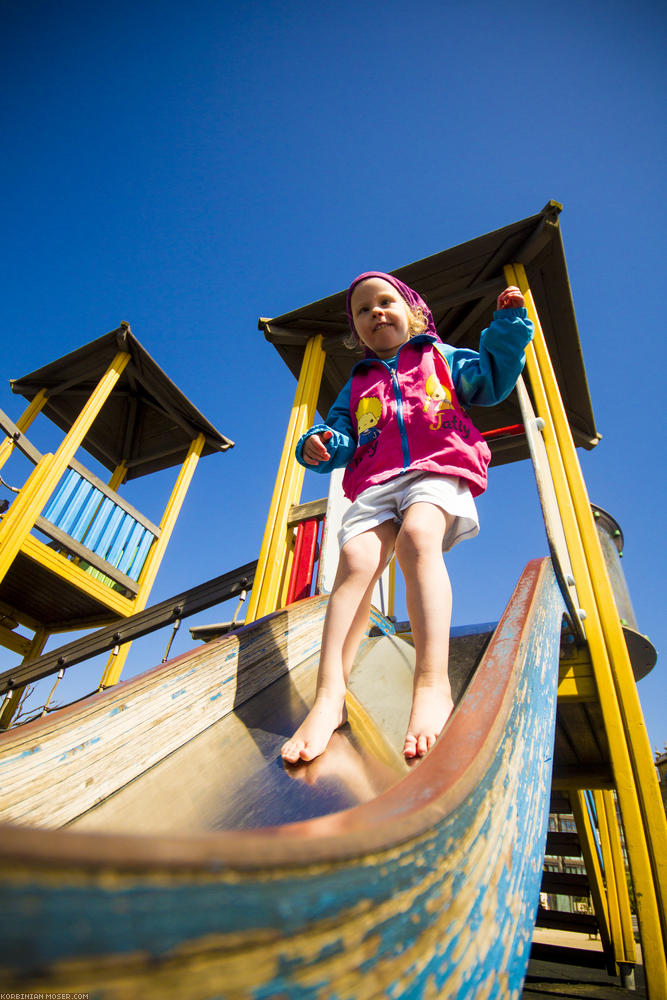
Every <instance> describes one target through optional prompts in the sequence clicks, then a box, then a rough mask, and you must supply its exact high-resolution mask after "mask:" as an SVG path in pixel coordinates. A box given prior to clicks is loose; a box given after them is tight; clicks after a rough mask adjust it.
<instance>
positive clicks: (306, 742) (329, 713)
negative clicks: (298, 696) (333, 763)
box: [280, 694, 347, 764]
mask: <svg viewBox="0 0 667 1000" xmlns="http://www.w3.org/2000/svg"><path fill="white" fill-rule="evenodd" d="M346 721H347V709H346V708H345V698H344V697H343V698H340V697H339V696H337V697H331V696H330V695H327V694H318V695H317V697H316V698H315V704H314V705H313V707H312V708H311V710H310V712H309V713H308V715H307V716H306V718H305V719H304V720H303V722H302V723H301V725H300V726H299V728H298V729H297V731H296V732H295V734H294V736H293V737H292V738H291V739H290V740H287V742H286V743H283V745H282V747H281V748H280V756H281V757H282V758H283V760H286V761H287V762H288V763H289V764H296V762H297V761H298V760H313V758H314V757H319V756H320V754H322V753H324V751H325V750H326V748H327V744H328V742H329V740H330V739H331V736H332V735H333V733H334V732H335V731H336V730H337V729H339V728H340V727H341V726H342V725H343V724H344V723H345V722H346Z"/></svg>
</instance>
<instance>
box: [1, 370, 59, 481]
mask: <svg viewBox="0 0 667 1000" xmlns="http://www.w3.org/2000/svg"><path fill="white" fill-rule="evenodd" d="M47 398H48V397H47V395H46V389H40V390H39V392H38V393H37V395H36V396H35V398H34V399H33V400H32V402H31V403H29V404H28V406H27V407H26V408H25V410H24V411H23V413H22V414H21V416H20V417H19V419H18V420H17V421H16V426H17V427H18V429H19V430H20V431H21V433H22V434H25V432H26V431H27V429H28V427H30V424H31V423H32V422H33V420H34V419H35V417H36V416H37V414H38V413H39V412H40V410H42V408H43V407H44V404H45V403H46V400H47ZM13 450H14V442H13V441H12V439H11V438H10V437H6V438H5V440H4V441H3V442H2V443H1V444H0V469H1V468H2V467H3V465H4V464H5V462H6V461H7V459H8V458H9V456H10V455H11V453H12V451H13Z"/></svg>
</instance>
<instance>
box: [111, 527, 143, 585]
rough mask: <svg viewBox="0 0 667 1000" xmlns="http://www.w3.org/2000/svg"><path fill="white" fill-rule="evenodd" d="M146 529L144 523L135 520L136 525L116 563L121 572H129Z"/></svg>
mask: <svg viewBox="0 0 667 1000" xmlns="http://www.w3.org/2000/svg"><path fill="white" fill-rule="evenodd" d="M145 531H146V529H145V528H144V526H143V524H139V522H138V521H135V522H134V527H133V528H132V531H131V533H130V536H129V538H128V540H127V542H126V543H125V546H124V549H123V552H122V554H121V557H120V559H119V561H118V563H117V564H116V565H117V567H118V569H119V570H120V571H121V573H127V571H128V568H129V567H130V566H131V565H132V561H133V559H134V557H135V555H136V554H137V549H138V548H139V543H140V542H141V539H142V537H143V535H144V532H145Z"/></svg>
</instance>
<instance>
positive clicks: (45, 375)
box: [10, 323, 234, 480]
mask: <svg viewBox="0 0 667 1000" xmlns="http://www.w3.org/2000/svg"><path fill="white" fill-rule="evenodd" d="M121 350H122V351H128V352H129V354H130V355H131V357H130V361H129V362H128V364H127V366H126V367H125V370H124V371H123V373H122V375H121V376H120V378H119V379H118V382H117V383H116V385H115V387H114V390H113V392H112V393H111V396H110V397H109V399H107V401H106V403H105V404H104V406H103V408H102V411H101V413H100V414H99V416H98V417H97V418H96V419H95V421H94V423H93V425H92V427H91V429H90V431H89V432H88V434H87V435H86V437H85V439H84V441H83V448H84V449H85V450H86V451H87V452H89V454H91V455H93V456H94V457H95V458H96V459H97V460H98V461H99V462H101V463H102V465H103V466H105V468H107V469H109V470H111V471H113V470H114V469H115V468H116V466H117V465H119V464H120V463H121V462H125V463H126V465H127V467H128V472H127V477H126V478H127V479H128V480H129V479H137V478H139V477H140V476H146V475H148V474H149V473H151V472H157V471H159V470H160V469H168V468H171V467H172V466H174V465H180V464H181V463H182V462H183V461H184V459H185V456H186V455H187V452H188V448H189V447H190V444H191V443H192V441H193V439H194V438H195V437H197V435H199V434H200V433H201V434H203V435H204V437H205V438H206V444H205V445H204V450H203V452H202V455H210V454H212V453H213V452H217V451H226V450H227V448H231V447H232V446H233V444H234V442H233V441H230V440H229V438H226V437H225V436H224V435H223V434H221V433H220V432H219V431H217V430H216V429H215V427H214V426H213V425H212V424H210V423H209V422H208V420H207V419H206V418H205V417H204V416H203V415H202V414H201V413H200V412H199V410H198V409H197V408H196V407H195V406H193V404H192V403H191V402H190V400H189V399H188V398H187V396H185V395H183V393H182V392H181V390H180V389H179V388H178V387H177V386H176V385H174V383H173V382H172V381H171V379H170V378H168V377H167V375H165V373H164V372H163V371H162V369H161V368H160V367H159V365H157V364H156V362H155V361H154V360H153V358H152V357H151V356H150V354H149V353H148V352H147V351H146V350H145V349H144V348H143V347H142V346H141V344H140V343H139V341H138V340H137V339H136V337H134V335H133V334H132V331H131V330H130V327H129V324H128V323H121V325H120V327H119V328H118V329H117V330H112V331H111V333H107V334H105V335H104V336H103V337H99V338H98V339H97V340H93V341H92V342H91V343H89V344H85V345H84V346H83V347H79V348H78V349H77V350H75V351H72V352H71V353H70V354H67V355H65V357H63V358H59V359H58V360H57V361H53V362H51V364H48V365H45V366H44V367H43V368H39V369H38V370H37V371H34V372H32V373H31V374H30V375H25V376H24V377H23V378H18V379H11V380H10V385H11V388H12V392H15V393H17V394H18V395H20V396H24V397H25V398H26V399H28V400H32V399H33V398H34V397H35V396H36V395H37V393H38V392H39V391H40V389H46V391H47V393H48V400H47V402H46V405H45V406H44V408H43V410H42V413H43V414H44V415H45V416H46V417H48V418H49V419H50V420H52V421H53V423H54V424H56V425H57V426H58V427H59V428H60V429H61V430H63V431H65V432H67V431H68V430H69V428H70V427H71V426H72V424H73V423H74V421H75V420H76V418H77V416H78V415H79V413H80V411H81V408H82V407H83V405H84V403H85V402H86V400H87V398H88V397H89V396H90V394H91V392H92V390H93V389H94V387H95V386H96V385H97V383H98V382H99V380H100V378H101V377H102V375H103V374H104V373H105V371H106V370H107V368H108V366H109V364H110V362H111V361H112V360H113V358H114V357H115V355H116V354H117V353H118V351H121Z"/></svg>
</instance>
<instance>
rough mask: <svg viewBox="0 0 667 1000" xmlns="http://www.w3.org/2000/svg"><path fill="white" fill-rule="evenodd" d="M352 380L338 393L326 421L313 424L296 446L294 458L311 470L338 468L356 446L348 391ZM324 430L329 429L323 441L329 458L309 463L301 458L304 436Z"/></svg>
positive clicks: (351, 454)
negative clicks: (329, 432) (328, 433)
mask: <svg viewBox="0 0 667 1000" xmlns="http://www.w3.org/2000/svg"><path fill="white" fill-rule="evenodd" d="M351 388H352V380H351V379H350V380H349V381H348V382H346V384H345V385H344V386H343V388H342V389H341V391H340V392H339V393H338V396H337V398H336V401H335V403H334V404H333V406H332V407H331V409H330V410H329V412H328V413H327V419H326V422H325V423H323V424H314V425H313V426H312V427H310V428H309V429H308V430H307V431H306V433H305V434H303V435H302V436H301V437H300V438H299V441H298V443H297V446H296V451H295V454H296V460H297V462H299V464H300V465H303V466H305V468H306V469H311V470H312V471H313V472H322V473H328V472H331V470H332V469H339V468H341V467H342V466H344V465H347V463H348V462H349V461H350V459H351V458H352V456H353V455H354V453H355V451H356V448H357V438H356V435H355V433H354V430H353V428H352V421H351V419H350V392H351ZM324 431H331V434H332V437H331V438H330V439H329V440H328V441H327V442H326V443H325V447H326V449H327V451H328V452H329V454H330V455H331V458H330V459H329V461H328V462H318V463H317V465H309V464H308V462H305V461H304V459H303V446H304V444H305V442H306V438H308V437H310V435H311V434H322V433H323V432H324Z"/></svg>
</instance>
